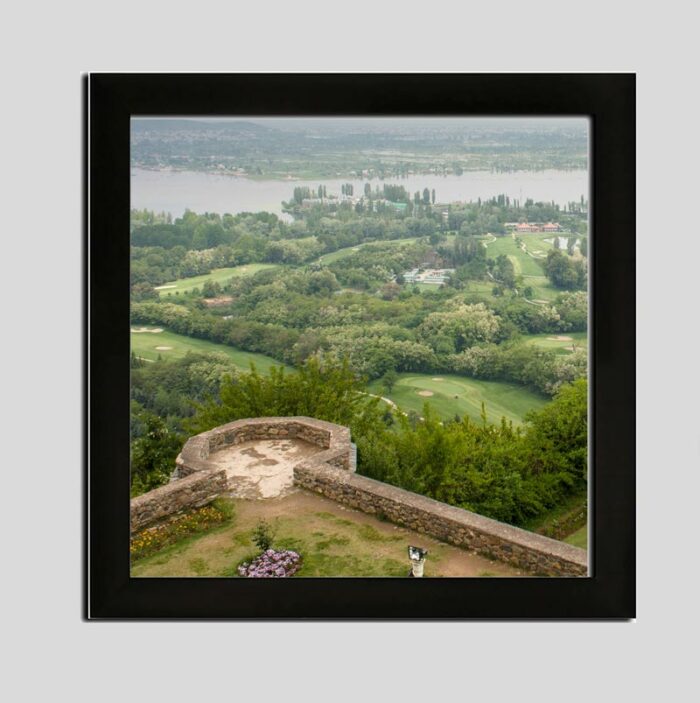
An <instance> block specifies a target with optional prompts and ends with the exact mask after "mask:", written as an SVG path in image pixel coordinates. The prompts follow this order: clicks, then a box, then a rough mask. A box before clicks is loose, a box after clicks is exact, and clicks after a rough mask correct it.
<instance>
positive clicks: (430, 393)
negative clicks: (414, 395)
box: [418, 391, 434, 398]
mask: <svg viewBox="0 0 700 703" xmlns="http://www.w3.org/2000/svg"><path fill="white" fill-rule="evenodd" d="M418 395H422V396H423V397H425V398H430V396H431V395H434V393H433V392H432V391H418Z"/></svg>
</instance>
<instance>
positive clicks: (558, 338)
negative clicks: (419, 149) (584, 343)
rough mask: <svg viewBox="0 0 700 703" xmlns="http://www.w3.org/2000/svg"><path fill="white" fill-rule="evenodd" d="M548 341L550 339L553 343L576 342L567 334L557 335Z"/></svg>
mask: <svg viewBox="0 0 700 703" xmlns="http://www.w3.org/2000/svg"><path fill="white" fill-rule="evenodd" d="M547 339H550V340H551V341H552V342H573V341H574V338H573V337H567V336H566V335H565V334H557V335H555V336H554V337H547Z"/></svg>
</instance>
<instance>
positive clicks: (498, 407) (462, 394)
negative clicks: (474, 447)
mask: <svg viewBox="0 0 700 703" xmlns="http://www.w3.org/2000/svg"><path fill="white" fill-rule="evenodd" d="M433 378H434V376H433V374H408V373H406V374H399V377H398V380H397V382H396V385H395V386H394V388H393V389H392V391H391V393H386V392H385V390H384V389H383V388H382V385H381V383H380V382H379V381H373V382H372V383H371V384H370V385H369V387H368V389H369V391H370V393H374V394H376V395H382V396H384V397H387V398H389V399H390V400H393V401H394V402H395V403H396V404H397V405H398V406H399V408H400V409H401V410H403V411H404V412H408V411H409V410H413V411H415V412H417V413H418V414H422V413H423V405H424V403H426V402H428V403H429V404H430V406H431V407H432V408H433V409H434V410H435V411H436V412H437V414H438V415H439V416H440V418H441V419H443V420H447V419H451V418H453V417H454V416H455V415H459V416H460V417H464V416H466V415H468V416H469V417H471V418H472V419H474V420H477V421H480V419H481V403H482V401H483V402H484V403H485V405H486V417H487V419H488V421H489V422H493V423H498V422H500V421H501V417H505V418H506V419H507V420H512V421H513V423H514V424H520V423H521V422H522V421H523V417H524V415H525V413H527V412H528V411H529V410H539V409H540V408H542V407H544V406H545V405H546V404H547V402H548V398H546V397H545V396H541V395H539V394H537V393H533V392H532V391H529V390H528V389H526V388H523V387H522V386H519V385H516V384H514V383H506V382H504V381H481V380H476V379H473V378H466V377H464V376H453V375H445V376H441V377H440V378H442V379H443V380H441V381H435V380H433ZM422 391H429V392H431V393H432V395H431V396H429V397H426V396H423V395H421V392H422ZM455 396H456V397H455Z"/></svg>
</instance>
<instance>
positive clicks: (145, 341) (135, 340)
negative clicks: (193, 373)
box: [131, 325, 289, 373]
mask: <svg viewBox="0 0 700 703" xmlns="http://www.w3.org/2000/svg"><path fill="white" fill-rule="evenodd" d="M134 329H142V327H141V326H139V325H136V326H134V327H132V332H131V349H132V351H133V352H134V353H135V354H136V356H138V357H140V358H142V359H148V360H149V361H156V360H157V359H158V356H160V357H161V358H162V359H179V358H180V357H183V356H185V354H187V353H188V352H200V353H203V354H212V353H218V354H223V355H224V356H226V357H227V358H228V359H230V360H231V362H233V364H234V365H235V366H236V367H237V368H239V369H241V370H242V371H250V362H251V361H252V362H253V363H254V364H255V366H256V368H257V369H258V371H260V372H261V373H267V372H268V371H269V370H270V367H271V366H284V364H282V363H280V362H279V361H277V360H276V359H273V358H272V357H269V356H265V355H264V354H254V353H252V352H246V351H241V350H240V349H235V348H234V347H229V346H227V345H226V344H215V343H214V342H208V341H207V340H205V339H193V338H192V337H186V336H185V335H182V334H175V333H174V332H168V331H167V330H163V331H162V332H134V331H133V330H134ZM147 329H160V328H154V327H152V326H151V327H148V328H147ZM158 347H170V348H169V349H158ZM287 368H289V367H287Z"/></svg>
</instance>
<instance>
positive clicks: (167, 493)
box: [131, 470, 227, 532]
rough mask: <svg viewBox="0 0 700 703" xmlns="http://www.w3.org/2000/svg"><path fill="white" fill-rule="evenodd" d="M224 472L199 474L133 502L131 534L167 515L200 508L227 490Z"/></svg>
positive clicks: (146, 494) (133, 499) (157, 489)
mask: <svg viewBox="0 0 700 703" xmlns="http://www.w3.org/2000/svg"><path fill="white" fill-rule="evenodd" d="M226 488H227V482H226V472H225V471H224V470H216V471H200V472H198V473H196V474H193V475H191V476H186V477H185V478H181V479H180V480H178V481H173V482H172V483H168V484H166V485H165V486H160V488H154V489H153V490H152V491H148V493H144V494H143V495H140V496H137V497H136V498H132V499H131V531H132V532H137V531H138V530H140V529H143V528H144V527H146V526H148V525H150V524H151V523H154V522H157V521H158V520H161V519H163V518H165V517H167V516H168V515H172V514H173V513H177V512H180V511H181V510H185V509H191V508H201V507H202V506H203V505H206V504H207V503H211V501H212V500H214V498H216V497H217V496H219V495H221V494H222V493H224V492H225V491H226Z"/></svg>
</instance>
